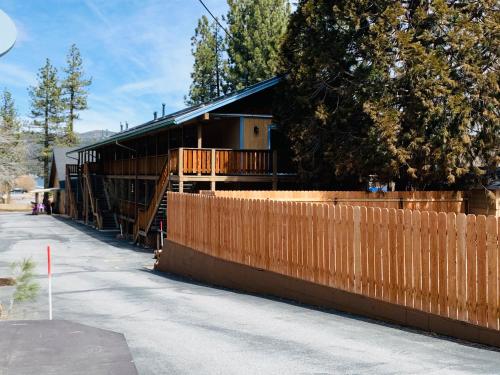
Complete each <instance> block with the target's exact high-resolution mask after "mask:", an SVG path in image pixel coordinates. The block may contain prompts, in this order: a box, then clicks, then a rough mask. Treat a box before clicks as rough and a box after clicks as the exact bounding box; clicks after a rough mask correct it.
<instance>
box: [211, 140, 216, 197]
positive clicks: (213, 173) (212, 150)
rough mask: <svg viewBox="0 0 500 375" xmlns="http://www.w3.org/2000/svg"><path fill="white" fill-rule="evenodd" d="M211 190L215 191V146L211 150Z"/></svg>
mask: <svg viewBox="0 0 500 375" xmlns="http://www.w3.org/2000/svg"><path fill="white" fill-rule="evenodd" d="M210 153H211V158H210V159H211V160H210V190H212V191H215V148H213V149H211V150H210Z"/></svg>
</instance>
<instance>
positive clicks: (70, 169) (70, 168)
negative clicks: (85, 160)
mask: <svg viewBox="0 0 500 375" xmlns="http://www.w3.org/2000/svg"><path fill="white" fill-rule="evenodd" d="M78 171H79V168H78V164H66V176H69V175H70V174H78Z"/></svg>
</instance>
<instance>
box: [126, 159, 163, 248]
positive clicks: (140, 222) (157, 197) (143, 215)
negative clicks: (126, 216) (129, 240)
mask: <svg viewBox="0 0 500 375" xmlns="http://www.w3.org/2000/svg"><path fill="white" fill-rule="evenodd" d="M169 170H170V168H169V159H167V160H166V161H165V164H164V166H163V168H162V171H161V174H160V178H159V179H158V181H157V182H156V185H155V192H154V194H153V197H152V198H151V201H150V203H149V206H148V208H147V209H146V210H139V211H138V213H137V221H136V225H135V228H134V240H137V237H138V235H139V231H140V230H142V231H144V232H146V233H147V232H148V230H149V228H150V227H151V223H152V222H153V220H154V216H155V215H156V212H157V211H158V207H159V206H160V203H161V200H162V199H163V196H164V195H165V191H166V190H167V186H168V177H169Z"/></svg>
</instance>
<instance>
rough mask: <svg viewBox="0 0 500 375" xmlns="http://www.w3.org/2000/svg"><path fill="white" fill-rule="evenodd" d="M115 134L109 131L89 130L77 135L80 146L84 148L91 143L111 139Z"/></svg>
mask: <svg viewBox="0 0 500 375" xmlns="http://www.w3.org/2000/svg"><path fill="white" fill-rule="evenodd" d="M113 134H116V133H115V132H112V131H109V130H91V131H88V132H84V133H77V136H78V140H79V141H80V142H79V143H80V145H81V146H86V145H89V144H91V143H95V142H99V141H102V140H103V139H106V138H109V137H111V136H112V135H113Z"/></svg>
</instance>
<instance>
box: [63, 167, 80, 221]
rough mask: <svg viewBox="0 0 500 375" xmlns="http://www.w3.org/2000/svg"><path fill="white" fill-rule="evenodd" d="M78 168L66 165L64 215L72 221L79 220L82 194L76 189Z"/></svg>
mask: <svg viewBox="0 0 500 375" xmlns="http://www.w3.org/2000/svg"><path fill="white" fill-rule="evenodd" d="M78 175H79V167H78V165H77V164H67V165H66V181H65V187H64V190H65V194H66V203H67V204H66V215H68V216H69V217H71V218H73V219H79V217H80V215H79V212H80V210H81V198H82V192H81V190H79V188H78V185H79V184H78Z"/></svg>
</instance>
